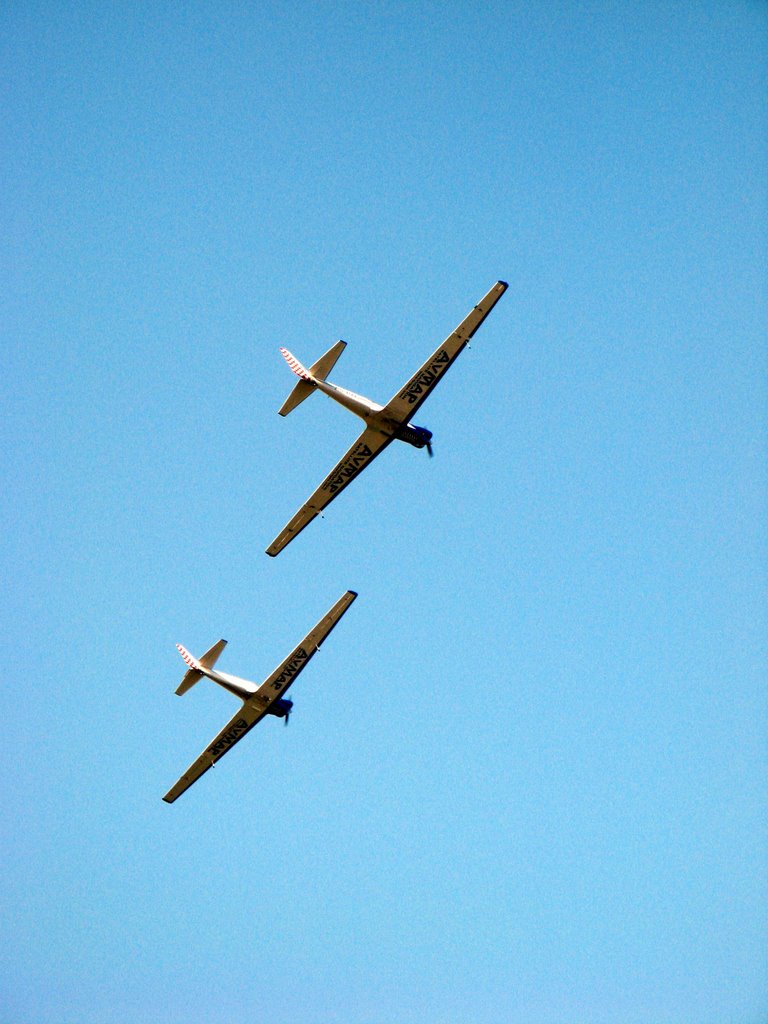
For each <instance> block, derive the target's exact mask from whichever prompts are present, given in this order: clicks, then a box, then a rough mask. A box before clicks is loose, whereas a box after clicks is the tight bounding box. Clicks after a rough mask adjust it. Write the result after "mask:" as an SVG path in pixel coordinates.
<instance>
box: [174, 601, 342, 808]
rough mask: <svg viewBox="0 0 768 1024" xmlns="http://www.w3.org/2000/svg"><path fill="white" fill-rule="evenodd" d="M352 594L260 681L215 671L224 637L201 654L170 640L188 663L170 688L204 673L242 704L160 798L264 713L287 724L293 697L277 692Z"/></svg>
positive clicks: (183, 785)
mask: <svg viewBox="0 0 768 1024" xmlns="http://www.w3.org/2000/svg"><path fill="white" fill-rule="evenodd" d="M356 597H357V594H356V593H355V591H354V590H348V591H347V592H346V594H344V595H342V597H340V598H339V600H338V601H337V602H336V604H335V605H334V606H333V608H331V610H330V611H329V612H328V613H327V614H326V615H325V616H324V617H323V618H322V619H320V621H319V622H318V624H317V625H316V626H315V628H314V629H312V630H310V632H309V633H307V635H306V636H305V637H304V639H303V640H302V641H301V643H300V644H299V645H298V647H294V649H293V650H292V651H291V653H290V654H289V655H288V657H287V658H286V659H285V661H283V662H281V664H280V665H278V666H277V668H276V669H275V671H274V672H273V673H272V675H271V676H268V677H267V678H266V679H265V680H264V682H263V683H262V684H261V686H257V685H256V684H255V683H251V682H249V680H247V679H239V678H238V677H237V676H230V675H228V674H227V673H225V672H217V671H216V670H215V669H214V667H213V666H214V665H215V664H216V661H217V660H218V657H219V655H220V654H221V652H222V651H223V650H224V648H225V647H226V645H227V641H226V640H219V641H217V643H215V644H214V645H213V647H211V649H210V650H209V651H206V652H205V654H204V655H203V656H202V657H201V658H193V657H192V655H191V654H190V653H189V651H186V650H185V649H184V648H183V647H182V646H181V644H176V646H177V647H178V649H179V654H181V656H182V658H183V659H184V661H186V663H187V665H189V671H188V672H187V673H186V674H185V676H184V678H183V679H182V680H181V683H180V684H179V688H178V689H177V690H176V693H177V694H178V695H179V696H182V694H185V693H186V692H187V690H189V689H190V688H191V687H193V686H194V685H195V683H196V682H197V681H198V680H199V679H202V677H203V676H208V678H209V679H212V680H213V681H214V683H218V684H219V686H223V687H224V689H225V690H229V692H230V693H234V695H235V696H236V697H239V698H240V700H241V701H242V702H243V706H242V707H241V708H240V710H239V711H238V713H237V714H236V715H235V717H234V718H233V719H231V720H230V721H229V722H227V724H226V725H225V726H224V728H223V729H222V730H221V732H220V733H219V735H218V736H217V737H216V738H215V739H214V740H212V741H211V743H210V744H209V745H208V746H207V747H206V748H205V750H204V751H203V752H202V754H201V755H200V757H198V759H197V760H196V761H194V762H193V763H192V764H191V765H190V766H189V768H187V770H186V772H184V774H183V775H182V776H181V778H180V779H179V781H178V782H177V783H176V784H175V785H174V786H171V788H170V789H169V790H168V792H167V793H166V794H165V796H164V797H163V800H165V802H166V803H169V804H172V803H173V801H174V800H175V799H176V798H177V797H179V796H181V794H182V793H183V792H184V790H185V789H189V787H190V786H191V785H192V783H193V782H197V780H198V779H199V778H200V776H201V775H203V774H204V773H205V772H207V771H208V769H209V768H212V767H213V765H215V764H216V762H217V761H218V760H219V758H220V757H223V756H224V755H225V754H226V753H227V751H229V750H231V749H232V747H234V745H235V744H236V743H237V742H238V741H239V740H241V739H242V738H243V736H245V734H246V733H247V732H250V730H251V729H252V728H253V727H254V725H256V723H257V722H260V721H261V719H262V718H263V717H264V716H265V715H275V716H276V717H277V718H283V719H285V724H286V725H287V724H288V716H289V715H290V713H291V708H292V707H293V701H291V700H286V699H285V697H284V696H283V695H284V694H285V692H286V690H287V689H288V687H289V686H290V685H291V683H293V682H294V680H295V679H296V676H297V675H298V674H299V672H301V671H302V669H303V668H305V667H306V665H307V663H308V661H309V660H310V658H312V657H313V655H314V654H315V652H316V651H319V650H320V644H321V643H322V642H323V640H325V638H326V637H327V636H328V634H329V633H330V632H331V630H332V629H333V627H334V626H335V625H336V623H337V622H338V621H339V619H341V617H342V615H343V614H344V613H345V612H346V610H347V609H348V608H349V606H350V605H351V604H352V602H353V601H354V600H355V598H356Z"/></svg>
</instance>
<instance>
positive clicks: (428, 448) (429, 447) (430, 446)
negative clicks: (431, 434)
mask: <svg viewBox="0 0 768 1024" xmlns="http://www.w3.org/2000/svg"><path fill="white" fill-rule="evenodd" d="M434 454H435V453H434V452H433V451H432V442H431V441H427V455H428V456H429V457H430V459H431V458H432V456H433V455H434Z"/></svg>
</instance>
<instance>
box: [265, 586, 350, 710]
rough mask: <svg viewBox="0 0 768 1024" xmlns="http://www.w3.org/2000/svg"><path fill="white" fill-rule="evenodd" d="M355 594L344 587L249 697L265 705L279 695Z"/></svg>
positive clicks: (306, 662)
mask: <svg viewBox="0 0 768 1024" xmlns="http://www.w3.org/2000/svg"><path fill="white" fill-rule="evenodd" d="M356 597H357V593H356V592H355V591H354V590H348V591H347V592H346V593H345V594H342V596H341V597H340V598H339V600H338V601H337V602H336V604H335V605H334V606H333V608H331V610H330V611H328V612H326V614H325V615H324V616H323V617H322V619H320V621H319V622H318V623H317V625H316V626H315V627H314V628H313V629H311V630H310V631H309V632H308V633H307V635H306V636H305V637H304V639H303V640H302V641H301V643H300V644H298V645H297V646H296V647H294V649H293V650H292V651H291V653H290V654H289V655H288V657H287V658H285V659H284V660H283V661H282V662H281V663H280V664H279V665H278V666H277V668H276V669H275V671H274V672H273V673H272V675H271V676H269V677H268V678H267V679H265V680H264V682H263V683H262V684H261V686H260V687H259V688H258V690H257V691H256V693H255V694H254V695H253V697H252V698H251V700H256V701H263V700H264V699H266V700H267V704H271V703H272V701H273V700H276V699H277V698H278V697H281V696H282V695H283V694H284V693H285V691H286V690H287V689H288V687H289V686H290V685H291V684H292V683H293V682H294V681H295V679H296V676H297V675H298V674H299V672H301V671H302V669H304V668H306V666H307V665H308V664H309V661H310V659H311V658H312V657H313V656H314V655H315V654H316V653H317V651H319V650H320V645H321V644H322V642H323V641H324V640H325V638H326V637H327V636H328V634H329V633H330V632H331V630H332V629H333V627H334V626H335V625H336V624H337V622H338V621H339V620H340V619H341V617H342V615H343V614H344V613H345V612H346V610H347V609H348V608H349V606H350V605H351V604H352V602H353V601H354V600H355V598H356Z"/></svg>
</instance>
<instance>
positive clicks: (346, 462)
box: [267, 428, 393, 556]
mask: <svg viewBox="0 0 768 1024" xmlns="http://www.w3.org/2000/svg"><path fill="white" fill-rule="evenodd" d="M392 440H393V438H392V437H391V436H389V435H387V434H382V433H381V432H380V431H378V430H371V429H369V428H366V429H365V430H364V431H363V432H362V434H361V435H360V437H358V439H357V440H356V441H355V443H354V444H353V445H352V447H351V448H350V449H349V451H348V452H347V453H346V455H345V456H344V458H343V459H342V460H341V461H340V462H338V463H337V464H336V465H335V466H334V467H333V469H332V470H331V472H330V473H329V474H328V476H327V477H326V478H325V480H323V482H322V483H321V484H320V486H319V487H318V488H317V490H316V491H315V493H314V494H313V495H311V496H310V497H309V498H307V500H306V501H305V502H304V504H303V505H302V506H301V508H300V509H299V511H298V512H297V513H296V515H295V516H294V517H293V519H291V521H290V522H289V523H288V524H287V525H286V526H284V527H283V529H282V530H281V531H280V533H278V535H277V536H276V537H275V539H274V540H273V541H272V543H271V544H270V545H269V547H268V548H267V554H268V555H272V556H274V555H277V554H279V553H280V552H281V551H282V550H283V548H284V547H285V546H286V545H287V544H290V542H291V541H292V540H293V538H294V537H296V536H298V535H299V534H300V533H301V531H302V530H303V529H304V527H305V526H307V525H308V524H309V523H311V522H312V520H313V519H314V518H315V516H316V515H318V514H319V513H320V512H322V510H323V509H324V508H325V507H326V506H327V505H330V503H331V502H332V501H333V499H334V498H335V497H336V496H337V495H339V494H341V492H342V491H343V490H344V488H345V487H346V486H347V484H348V483H350V481H352V480H354V479H355V477H356V476H359V474H360V473H362V471H363V470H364V469H365V468H366V466H369V465H370V464H371V463H372V462H373V460H374V459H375V458H376V456H377V455H379V454H380V453H381V452H383V451H384V449H385V448H386V447H387V445H388V444H389V443H390V442H391V441H392Z"/></svg>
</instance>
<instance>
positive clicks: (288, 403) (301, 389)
mask: <svg viewBox="0 0 768 1024" xmlns="http://www.w3.org/2000/svg"><path fill="white" fill-rule="evenodd" d="M314 390H315V385H314V384H310V383H309V381H308V380H300V381H299V382H298V383H297V384H296V387H295V388H294V389H293V391H291V393H290V395H288V397H287V398H286V400H285V401H284V402H283V404H282V405H281V406H280V409H279V410H278V411H279V413H280V415H281V416H287V415H288V413H289V412H292V411H293V410H294V409H295V408H296V406H297V405H301V403H302V402H303V401H304V399H305V398H309V396H310V395H311V394H312V392H313V391H314Z"/></svg>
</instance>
